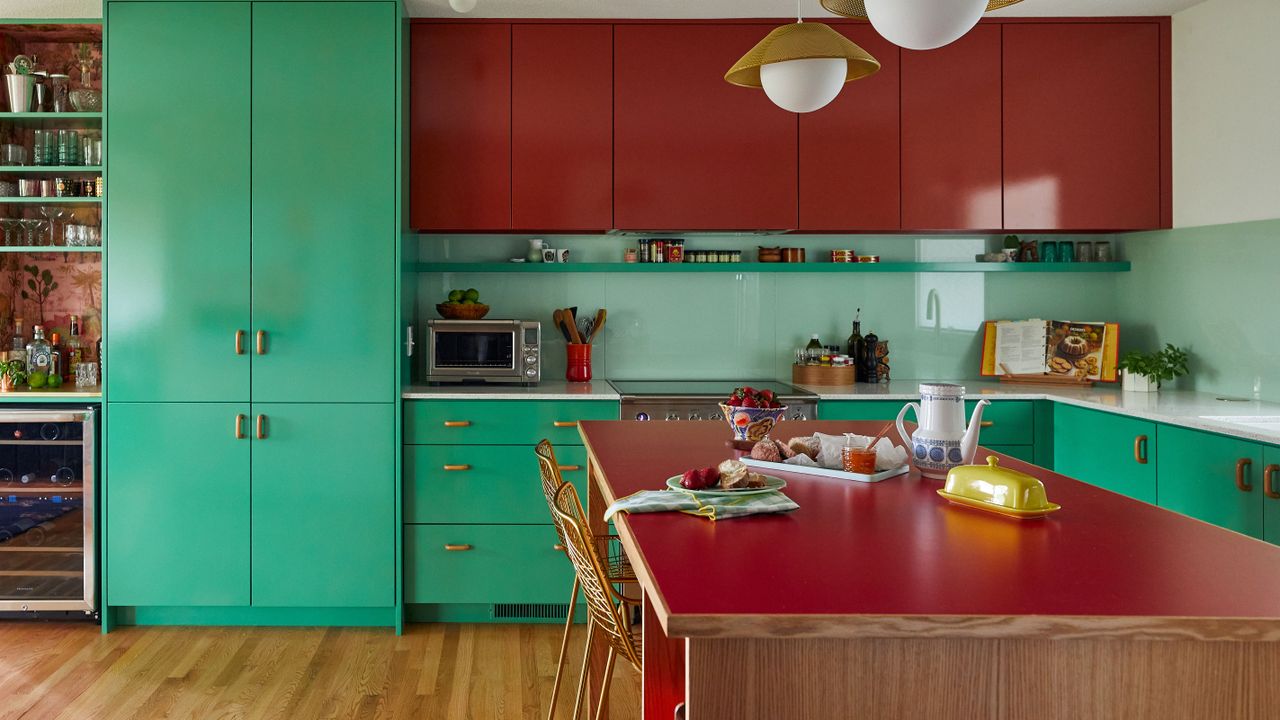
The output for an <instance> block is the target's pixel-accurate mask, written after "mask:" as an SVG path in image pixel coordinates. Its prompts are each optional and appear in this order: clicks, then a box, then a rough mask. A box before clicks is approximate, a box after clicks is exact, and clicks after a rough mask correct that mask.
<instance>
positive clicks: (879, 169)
mask: <svg viewBox="0 0 1280 720" xmlns="http://www.w3.org/2000/svg"><path fill="white" fill-rule="evenodd" d="M835 27H836V30H837V31H838V32H840V33H842V34H844V35H845V36H846V37H848V38H849V39H850V40H852V41H854V42H855V43H857V44H858V45H860V46H861V47H862V49H864V50H866V51H867V52H869V53H871V55H872V57H874V58H875V59H877V60H879V61H880V71H879V72H877V73H876V74H874V75H872V76H870V77H866V78H863V79H861V80H854V81H853V82H851V83H848V84H846V85H845V86H844V89H843V90H841V91H840V95H839V97H837V98H836V99H835V100H834V101H832V103H831V104H830V105H828V106H826V107H825V108H822V109H821V110H817V111H815V112H811V113H806V114H803V115H801V116H800V118H799V119H800V229H801V230H812V231H817V232H824V231H845V230H848V231H863V230H897V229H898V228H899V227H901V203H900V185H901V183H900V167H899V162H900V161H899V144H900V143H899V140H900V138H899V123H898V121H899V105H898V88H899V75H898V73H899V60H898V55H899V52H900V51H899V49H898V47H897V46H896V45H894V44H892V43H890V42H889V41H887V40H885V39H884V38H882V37H880V35H879V34H877V33H876V31H875V30H873V29H872V28H871V27H870V26H869V25H866V24H860V25H852V24H840V25H837V26H835ZM760 100H761V101H763V102H768V100H767V99H766V98H764V97H761V98H760Z"/></svg>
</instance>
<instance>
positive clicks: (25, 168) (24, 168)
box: [0, 165, 102, 173]
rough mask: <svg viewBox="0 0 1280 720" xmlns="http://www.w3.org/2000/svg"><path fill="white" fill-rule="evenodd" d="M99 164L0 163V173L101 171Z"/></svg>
mask: <svg viewBox="0 0 1280 720" xmlns="http://www.w3.org/2000/svg"><path fill="white" fill-rule="evenodd" d="M101 172H102V166H101V165H0V173H101Z"/></svg>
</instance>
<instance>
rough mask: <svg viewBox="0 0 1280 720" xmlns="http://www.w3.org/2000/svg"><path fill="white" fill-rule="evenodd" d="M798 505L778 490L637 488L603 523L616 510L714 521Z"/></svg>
mask: <svg viewBox="0 0 1280 720" xmlns="http://www.w3.org/2000/svg"><path fill="white" fill-rule="evenodd" d="M799 507H800V506H799V505H797V504H796V503H795V501H794V500H792V499H791V498H789V497H787V496H786V495H783V494H782V493H781V492H777V491H775V492H770V493H757V494H754V495H712V496H704V497H698V496H697V495H694V494H693V493H691V492H688V491H685V490H641V491H640V492H638V493H636V494H634V495H628V496H627V497H624V498H621V499H619V500H618V501H616V502H615V503H613V504H612V505H610V506H609V509H608V510H605V512H604V519H605V522H608V521H609V518H611V517H613V516H614V515H616V514H617V513H620V512H625V513H633V512H635V513H645V512H672V511H675V512H682V513H686V514H688V515H698V516H701V517H704V518H709V519H711V520H712V521H715V520H728V519H729V518H736V517H744V516H747V515H759V514H762V513H776V512H790V511H792V510H795V509H798V508H799Z"/></svg>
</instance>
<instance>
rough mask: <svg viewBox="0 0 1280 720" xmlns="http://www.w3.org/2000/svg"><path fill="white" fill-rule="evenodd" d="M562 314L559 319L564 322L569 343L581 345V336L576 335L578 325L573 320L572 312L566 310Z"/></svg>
mask: <svg viewBox="0 0 1280 720" xmlns="http://www.w3.org/2000/svg"><path fill="white" fill-rule="evenodd" d="M563 313H564V314H563V315H561V319H562V320H563V322H564V327H565V329H566V330H568V331H569V342H571V343H573V344H575V345H581V344H582V336H581V335H579V334H578V323H577V322H576V321H575V320H574V318H573V311H572V310H568V309H566V310H564V311H563Z"/></svg>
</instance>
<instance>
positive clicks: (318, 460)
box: [253, 403, 396, 607]
mask: <svg viewBox="0 0 1280 720" xmlns="http://www.w3.org/2000/svg"><path fill="white" fill-rule="evenodd" d="M259 422H261V431H260V432H259ZM253 431H254V441H253V604H254V605H255V606H283V607H390V606H392V605H394V604H395V532H396V525H395V488H396V482H395V452H396V447H395V407H394V405H391V404H378V405H373V404H368V405H366V404H332V405H325V404H303V403H254V405H253Z"/></svg>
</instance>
